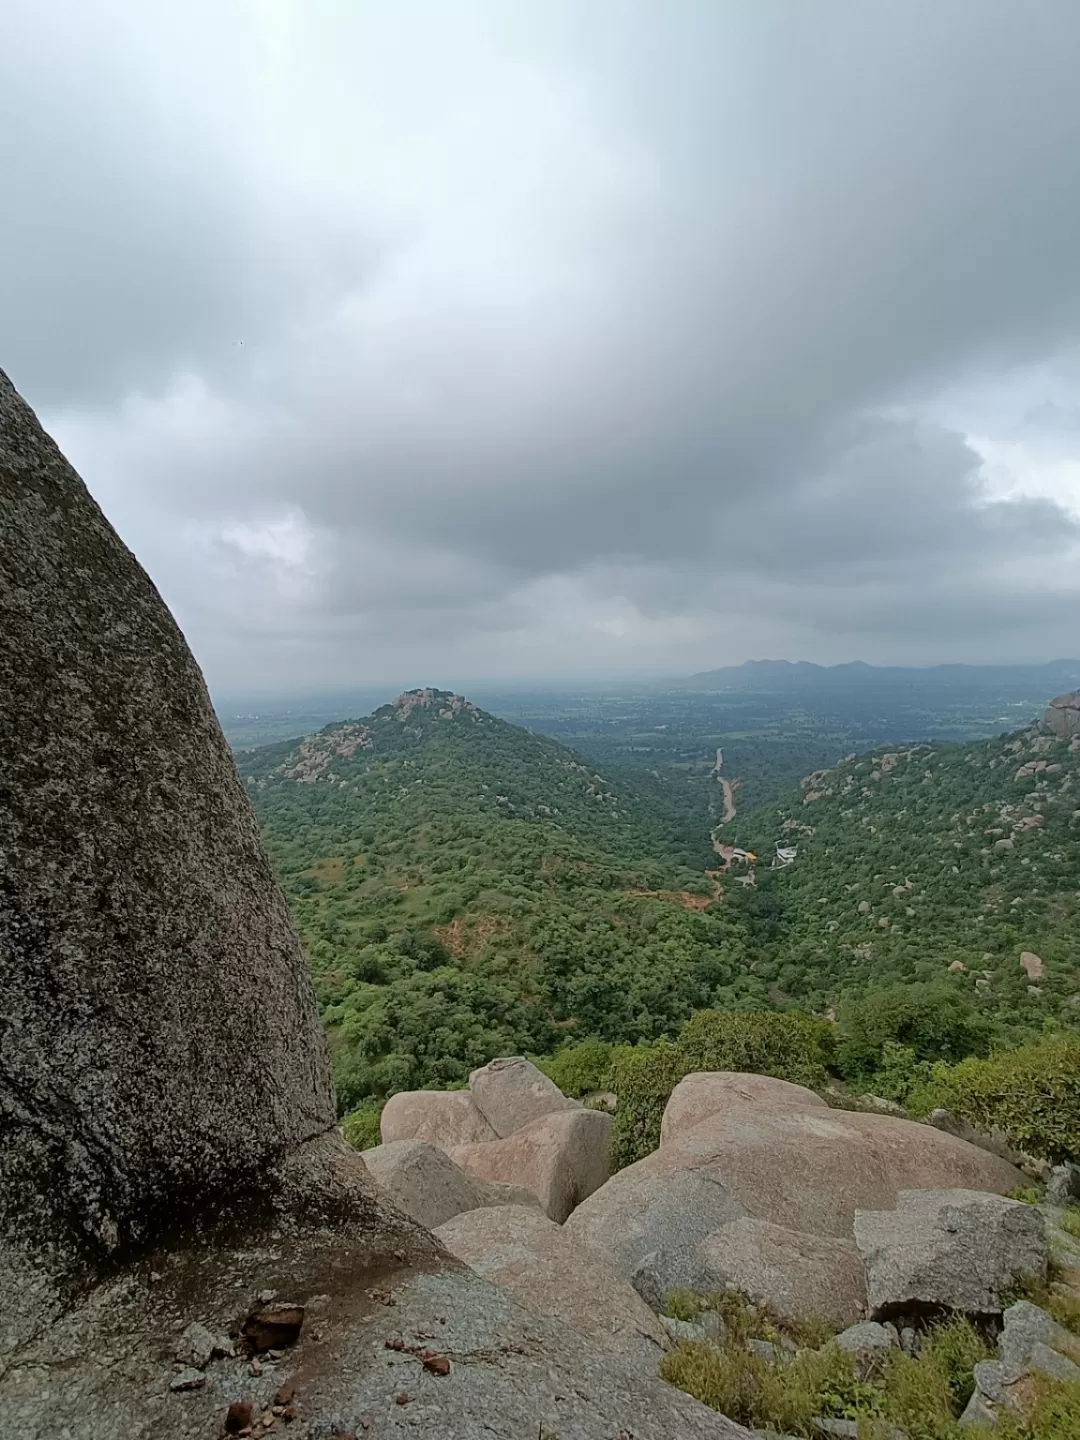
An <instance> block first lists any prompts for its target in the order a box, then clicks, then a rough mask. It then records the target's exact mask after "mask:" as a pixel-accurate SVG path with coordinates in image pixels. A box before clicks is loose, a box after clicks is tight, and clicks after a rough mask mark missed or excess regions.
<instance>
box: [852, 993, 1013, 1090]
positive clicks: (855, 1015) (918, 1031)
mask: <svg viewBox="0 0 1080 1440" xmlns="http://www.w3.org/2000/svg"><path fill="white" fill-rule="evenodd" d="M988 1041H989V1035H988V1028H987V1026H986V1023H985V1021H983V1020H982V1019H981V1017H979V1016H977V1015H975V1013H974V1012H973V1010H972V1008H971V1002H970V1001H969V1000H968V998H967V997H966V996H965V995H964V994H962V993H961V992H960V991H958V990H955V989H953V988H952V987H951V986H949V985H944V984H941V983H939V982H934V983H922V984H914V985H887V986H878V987H875V988H873V989H870V990H866V991H864V992H863V994H861V995H857V996H849V997H847V998H845V999H844V1000H843V1001H842V1002H841V1004H840V1010H839V1014H838V1016H837V1046H836V1061H837V1068H838V1069H839V1071H840V1074H841V1075H843V1076H844V1078H845V1079H847V1080H850V1081H852V1083H854V1084H861V1085H871V1086H873V1085H874V1084H875V1077H876V1076H877V1075H878V1073H879V1072H880V1071H881V1069H882V1067H883V1065H884V1064H885V1063H886V1062H887V1060H888V1058H889V1055H890V1054H891V1055H894V1056H895V1052H894V1051H891V1050H890V1049H889V1047H891V1046H900V1047H902V1049H903V1051H904V1052H906V1054H907V1055H910V1057H911V1060H912V1062H914V1063H917V1062H920V1061H929V1060H945V1061H948V1062H950V1063H952V1062H955V1061H957V1060H963V1059H964V1058H965V1057H966V1056H968V1055H985V1054H986V1051H987V1049H988V1048H989V1045H988ZM893 1068H894V1069H895V1068H896V1067H895V1065H894V1067H893ZM878 1089H879V1091H880V1086H878ZM889 1098H890V1099H902V1098H903V1097H902V1096H890V1097H889Z"/></svg>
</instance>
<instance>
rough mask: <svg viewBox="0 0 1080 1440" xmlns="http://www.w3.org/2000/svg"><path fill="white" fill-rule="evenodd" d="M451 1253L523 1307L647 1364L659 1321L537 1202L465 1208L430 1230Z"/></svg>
mask: <svg viewBox="0 0 1080 1440" xmlns="http://www.w3.org/2000/svg"><path fill="white" fill-rule="evenodd" d="M435 1235H436V1238H437V1239H439V1240H441V1241H442V1243H443V1244H444V1245H445V1246H446V1248H447V1249H448V1250H449V1251H450V1253H451V1255H456V1256H457V1258H458V1259H459V1260H463V1261H464V1262H465V1264H466V1265H469V1266H471V1267H472V1269H474V1270H475V1271H476V1272H477V1274H478V1275H483V1277H484V1278H485V1279H486V1280H490V1281H492V1283H493V1284H495V1285H502V1286H504V1287H505V1288H506V1289H507V1290H509V1291H510V1293H511V1294H512V1295H513V1296H514V1297H515V1299H517V1300H519V1301H520V1302H521V1304H522V1305H524V1306H525V1307H526V1309H528V1310H533V1311H535V1312H536V1313H537V1314H538V1315H547V1316H549V1317H550V1318H552V1319H555V1320H561V1321H564V1322H565V1323H566V1324H567V1325H572V1326H573V1327H574V1328H575V1329H576V1330H580V1331H581V1332H582V1333H583V1334H585V1335H589V1336H591V1337H592V1338H593V1339H594V1340H598V1341H600V1342H601V1343H603V1344H605V1345H610V1346H611V1347H612V1348H614V1349H617V1350H620V1351H623V1352H626V1353H629V1354H631V1355H633V1356H634V1357H635V1358H636V1360H637V1361H638V1362H639V1363H640V1364H642V1365H645V1366H652V1367H655V1366H656V1364H657V1363H658V1362H659V1360H660V1357H661V1354H662V1353H663V1351H664V1349H665V1348H666V1337H665V1333H664V1329H663V1326H662V1325H661V1324H660V1322H659V1320H657V1318H656V1316H655V1315H654V1314H653V1312H652V1311H651V1310H650V1309H649V1307H648V1306H647V1305H646V1304H645V1302H644V1301H643V1300H642V1299H641V1297H640V1296H639V1295H638V1294H637V1292H636V1291H635V1290H634V1288H633V1287H632V1286H631V1285H629V1284H628V1283H627V1282H626V1281H625V1280H624V1279H622V1277H621V1276H619V1275H617V1274H616V1273H615V1271H614V1270H612V1269H611V1267H610V1266H608V1265H606V1264H605V1263H604V1262H603V1260H601V1259H600V1257H599V1256H598V1255H596V1254H594V1253H593V1251H591V1250H590V1249H589V1248H588V1247H587V1246H585V1245H582V1244H581V1243H580V1242H579V1241H577V1240H575V1239H574V1238H573V1236H571V1235H568V1234H567V1233H566V1230H565V1228H564V1227H563V1226H561V1225H556V1224H555V1222H554V1220H549V1219H548V1218H547V1217H546V1216H545V1215H543V1214H542V1213H541V1212H540V1211H539V1210H536V1209H522V1208H520V1207H518V1206H507V1205H503V1206H499V1207H498V1208H497V1209H488V1210H471V1211H469V1213H468V1214H464V1215H459V1216H458V1217H457V1218H456V1219H455V1220H450V1221H448V1222H447V1223H446V1224H445V1225H441V1226H440V1227H439V1228H438V1229H437V1230H436V1231H435Z"/></svg>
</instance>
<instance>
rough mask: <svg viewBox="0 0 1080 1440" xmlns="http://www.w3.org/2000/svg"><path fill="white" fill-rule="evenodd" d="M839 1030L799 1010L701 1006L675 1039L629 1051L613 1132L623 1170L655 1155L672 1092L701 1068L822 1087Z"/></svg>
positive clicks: (620, 1057) (616, 1161) (619, 1079)
mask: <svg viewBox="0 0 1080 1440" xmlns="http://www.w3.org/2000/svg"><path fill="white" fill-rule="evenodd" d="M831 1043H832V1027H831V1025H830V1024H829V1022H828V1021H827V1020H817V1019H815V1018H814V1017H813V1016H812V1015H804V1014H801V1013H800V1012H798V1011H786V1012H782V1013H778V1012H776V1011H767V1010H699V1011H698V1013H697V1014H696V1015H694V1016H693V1017H692V1018H691V1019H689V1020H688V1021H687V1022H686V1024H685V1025H684V1026H683V1028H682V1030H681V1031H680V1032H679V1037H678V1039H677V1040H676V1041H674V1042H671V1041H666V1040H662V1041H660V1042H659V1043H658V1044H656V1045H651V1046H642V1047H639V1048H637V1049H634V1050H624V1051H622V1052H621V1053H618V1054H616V1057H615V1059H614V1061H613V1063H612V1067H611V1087H612V1089H613V1090H614V1091H615V1094H616V1095H617V1096H618V1104H617V1106H616V1109H615V1125H614V1128H613V1131H612V1164H613V1166H614V1167H615V1168H616V1169H621V1167H622V1166H624V1165H629V1164H631V1162H632V1161H634V1160H640V1159H642V1157H643V1156H645V1155H648V1154H650V1153H651V1152H652V1151H653V1150H655V1149H656V1147H657V1146H658V1145H659V1143H660V1122H661V1120H662V1119H663V1118H664V1107H665V1106H666V1105H667V1102H668V1100H669V1099H670V1098H671V1092H672V1090H674V1089H675V1086H676V1085H677V1084H678V1083H679V1081H680V1080H681V1079H682V1078H683V1076H685V1075H691V1074H693V1073H694V1072H695V1071H697V1070H747V1071H752V1072H753V1073H755V1074H758V1075H775V1076H776V1077H777V1078H778V1079H780V1080H790V1081H792V1082H793V1083H794V1084H796V1085H807V1086H809V1087H810V1088H811V1089H817V1090H822V1089H824V1087H825V1084H826V1082H827V1081H828V1078H829V1077H828V1070H827V1068H826V1067H827V1065H828V1061H829V1055H830V1049H831Z"/></svg>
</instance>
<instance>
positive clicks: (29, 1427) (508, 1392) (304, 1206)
mask: <svg viewBox="0 0 1080 1440" xmlns="http://www.w3.org/2000/svg"><path fill="white" fill-rule="evenodd" d="M0 612H2V613H0V694H2V696H3V703H2V704H0V855H2V856H3V867H2V869H0V993H2V996H3V1004H2V1006H0V1290H2V1293H3V1296H4V1303H3V1307H2V1310H0V1414H2V1415H3V1433H4V1435H5V1437H7V1436H9V1435H10V1436H12V1437H18V1440H55V1437H57V1436H60V1435H63V1436H66V1437H68V1440H129V1437H131V1436H136V1435H140V1436H150V1435H154V1436H157V1435H162V1436H164V1435H168V1436H169V1437H171V1440H206V1437H208V1436H218V1435H221V1434H222V1433H223V1431H224V1430H225V1426H226V1423H227V1422H228V1424H229V1425H230V1426H231V1427H232V1429H233V1430H234V1431H235V1430H237V1428H238V1427H239V1428H243V1427H244V1422H245V1420H249V1419H250V1418H251V1417H252V1416H253V1415H255V1416H263V1415H265V1414H266V1412H267V1411H268V1410H270V1409H271V1407H274V1408H275V1409H277V1410H278V1411H280V1412H281V1420H282V1424H281V1425H278V1416H277V1415H275V1414H273V1413H271V1415H270V1417H269V1418H270V1420H271V1421H272V1422H273V1425H274V1426H277V1427H278V1429H279V1432H281V1431H283V1428H286V1427H287V1426H288V1422H289V1420H290V1419H298V1420H300V1421H302V1425H296V1426H293V1427H292V1428H294V1429H295V1430H296V1432H297V1433H298V1434H301V1435H306V1436H307V1437H308V1440H316V1437H328V1436H330V1435H333V1434H338V1435H348V1434H359V1433H361V1432H366V1431H367V1430H369V1429H370V1428H372V1426H373V1424H377V1428H378V1433H379V1434H380V1435H398V1434H410V1435H416V1434H438V1435H440V1436H441V1437H443V1440H474V1437H475V1436H477V1435H478V1434H481V1433H487V1434H496V1435H535V1434H537V1433H538V1430H546V1431H548V1432H549V1433H551V1434H553V1435H554V1434H561V1435H567V1436H569V1435H573V1436H575V1437H578V1440H609V1437H610V1436H611V1435H613V1434H617V1433H618V1432H619V1431H620V1430H622V1431H624V1432H626V1433H628V1434H633V1435H634V1436H636V1437H638V1440H666V1437H669V1436H672V1435H680V1436H683V1437H686V1440H746V1432H745V1431H743V1430H742V1429H741V1428H740V1427H738V1426H736V1425H733V1424H731V1423H730V1422H729V1421H727V1420H725V1419H724V1418H723V1417H722V1416H720V1415H717V1414H715V1413H714V1412H712V1411H710V1410H708V1409H706V1408H705V1407H704V1406H702V1405H700V1404H698V1403H697V1402H696V1401H693V1400H691V1399H690V1398H689V1397H687V1396H685V1395H682V1394H680V1393H679V1392H678V1391H676V1390H673V1389H671V1388H670V1387H668V1386H666V1385H664V1384H663V1383H662V1382H660V1381H659V1380H657V1379H655V1378H654V1377H653V1376H652V1375H651V1374H649V1373H645V1372H644V1371H642V1369H641V1367H640V1366H638V1367H635V1366H633V1365H631V1364H629V1363H627V1364H623V1363H620V1361H619V1357H618V1356H617V1355H616V1354H615V1353H614V1352H613V1351H612V1350H611V1348H610V1347H607V1346H600V1345H597V1344H596V1343H595V1342H593V1341H591V1340H590V1339H589V1338H588V1337H587V1336H585V1335H583V1334H581V1333H579V1332H578V1331H577V1330H576V1329H571V1328H570V1327H568V1326H566V1325H565V1324H563V1323H560V1322H556V1321H552V1320H548V1319H545V1318H544V1317H541V1316H538V1315H536V1314H535V1313H532V1312H530V1311H527V1310H525V1309H524V1308H522V1307H521V1306H519V1305H518V1304H516V1303H515V1301H514V1300H513V1299H512V1297H511V1296H510V1295H509V1294H508V1293H507V1292H506V1291H503V1290H500V1289H499V1288H497V1287H495V1286H492V1285H490V1284H488V1283H487V1282H486V1281H484V1280H482V1279H481V1278H480V1277H479V1276H477V1275H474V1274H472V1273H471V1272H470V1271H468V1270H467V1269H465V1268H464V1267H463V1266H462V1265H461V1263H460V1262H459V1261H457V1260H455V1259H453V1257H451V1256H450V1255H449V1254H448V1253H447V1252H446V1251H445V1250H443V1249H442V1248H441V1247H439V1245H438V1244H437V1242H436V1241H435V1240H434V1239H433V1237H432V1236H431V1235H429V1234H428V1233H427V1232H426V1231H424V1230H422V1229H421V1228H419V1227H418V1226H417V1225H416V1224H415V1223H414V1222H413V1221H411V1220H409V1219H408V1218H407V1217H406V1216H405V1215H404V1214H402V1213H401V1212H400V1211H398V1210H396V1209H395V1208H394V1207H393V1206H392V1205H391V1204H389V1203H385V1202H384V1201H383V1200H382V1199H381V1197H380V1195H379V1191H378V1189H377V1187H376V1186H375V1185H374V1183H373V1182H372V1181H371V1179H370V1176H369V1175H368V1172H367V1170H366V1169H365V1167H364V1165H363V1163H362V1161H361V1159H360V1157H359V1156H358V1155H357V1154H356V1153H355V1152H352V1151H349V1150H347V1149H346V1147H345V1145H344V1142H343V1141H342V1139H341V1137H340V1136H339V1135H338V1133H337V1130H336V1128H335V1127H334V1110H333V1101H332V1091H331V1082H330V1072H329V1065H328V1063H327V1057H326V1055H325V1051H324V1045H323V1040H322V1036H321V1032H320V1029H319V1026H318V1022H317V1019H316V1012H315V1004H314V998H313V995H312V992H311V986H310V980H309V978H308V975H307V971H306V967H305V964H304V960H303V956H302V954H301V952H300V948H299V945H298V943H297V940H296V936H295V934H294V932H293V929H292V927H291V925H290V923H289V919H288V916H287V913H286V910H285V906H284V902H283V900H282V897H281V894H280V892H279V891H278V888H277V886H276V885H275V883H274V880H273V878H272V875H271V872H270V867H269V864H268V861H267V859H266V856H265V854H264V852H263V849H262V847H261V844H260V842H259V838H258V835H257V832H256V829H255V825H254V821H253V819H252V816H251V813H250V810H249V808H248V805H247V800H246V798H245V795H244V792H243V790H242V788H241V786H240V783H239V781H238V778H237V775H236V771H235V769H234V767H233V763H232V760H231V757H230V755H229V752H228V749H227V747H226V746H225V743H224V741H223V739H222V737H221V733H220V730H219V729H218V726H217V722H216V720H215V719H214V715H213V712H212V710H211V707H210V703H209V701H208V699H207V696H206V691H205V688H204V686H203V683H202V679H201V677H200V675H199V672H198V669H197V667H196V665H195V663H194V661H193V660H192V658H191V655H190V653H189V652H188V650H187V647H186V646H185V644H184V641H183V638H182V636H181V635H180V632H179V631H178V630H177V628H176V625H175V623H174V622H173V620H172V618H171V616H170V615H169V613H168V610H167V609H166V607H165V606H164V604H163V603H162V601H161V600H160V598H159V597H158V595H157V593H156V591H155V590H154V588H153V586H152V585H151V583H150V581H149V580H148V579H147V577H146V575H145V574H144V573H143V571H142V570H141V569H140V568H139V566H138V564H137V562H136V561H135V560H134V558H133V557H132V556H131V555H130V553H129V552H128V551H127V550H126V549H125V548H124V546H123V545H122V543H121V542H120V541H119V539H118V538H117V536H116V535H115V533H114V532H113V531H112V530H111V529H110V527H109V525H108V523H107V522H106V520H105V519H104V517H103V516H102V514H101V512H100V511H99V510H98V508H97V506H96V505H95V504H94V502H93V501H92V500H91V499H90V496H89V495H88V493H87V492H86V489H85V487H84V486H83V485H82V483H81V481H79V479H78V477H77V476H76V475H75V474H74V472H73V471H72V470H71V468H70V467H69V466H68V465H67V464H66V462H65V461H64V460H63V458H62V457H61V455H60V454H59V452H58V451H57V449H56V447H55V446H54V445H53V443H52V442H51V441H50V440H49V439H48V438H47V436H45V435H44V433H43V432H42V431H41V429H40V427H39V426H38V424H37V422H36V420H35V419H34V417H33V415H32V414H31V412H30V411H29V410H28V409H27V407H26V406H25V405H24V404H23V403H22V402H21V401H20V400H19V398H18V397H17V396H16V395H15V392H14V391H13V390H12V388H11V386H10V384H9V383H8V381H7V379H6V377H4V376H2V375H0ZM550 1118H551V1119H558V1118H566V1117H559V1116H553V1117H550ZM569 1118H571V1119H573V1118H575V1117H573V1116H571V1117H569ZM601 1118H602V1117H601ZM534 1123H536V1122H534ZM495 1143H500V1144H501V1143H505V1142H501V1141H500V1142H495ZM207 1336H209V1337H210V1339H209V1347H208V1345H207V1339H206V1337H207ZM420 1337H423V1338H420ZM230 1350H231V1351H232V1352H233V1353H229V1352H230ZM178 1354H182V1358H181V1359H177V1358H176V1357H177V1355H178ZM267 1428H270V1427H268V1426H265V1425H261V1426H260V1427H259V1429H260V1431H261V1432H262V1433H265V1431H266V1430H267ZM252 1433H254V1431H253V1432H252Z"/></svg>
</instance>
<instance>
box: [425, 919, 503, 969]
mask: <svg viewBox="0 0 1080 1440" xmlns="http://www.w3.org/2000/svg"><path fill="white" fill-rule="evenodd" d="M509 928H510V926H509V923H508V922H507V920H506V918H505V917H504V916H502V915H483V914H481V915H457V916H455V918H454V919H453V920H451V922H450V924H449V925H433V926H432V929H431V933H432V934H433V935H435V936H436V937H437V938H438V939H439V940H441V941H442V943H443V944H444V945H445V946H446V948H447V949H448V950H449V951H450V953H451V955H453V956H454V957H455V958H456V959H458V960H466V959H470V960H471V959H475V958H476V957H477V956H478V955H481V954H482V953H483V951H484V950H485V949H486V948H487V945H488V943H489V942H490V941H491V940H493V939H494V938H495V937H496V936H497V935H505V934H506V933H507V932H508V930H509Z"/></svg>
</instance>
